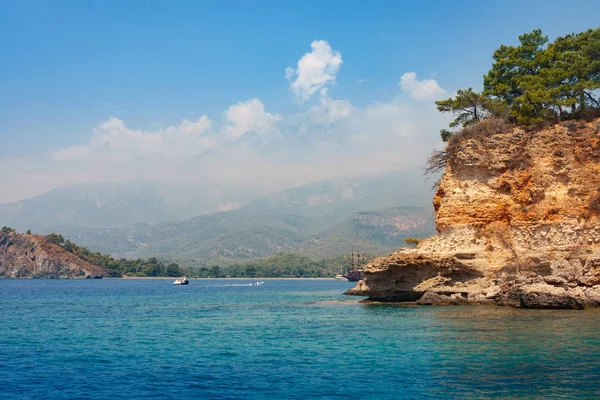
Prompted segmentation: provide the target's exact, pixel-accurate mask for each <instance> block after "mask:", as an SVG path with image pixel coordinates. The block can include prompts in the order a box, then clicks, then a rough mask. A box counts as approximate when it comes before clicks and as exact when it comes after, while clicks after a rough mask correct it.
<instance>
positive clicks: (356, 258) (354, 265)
mask: <svg viewBox="0 0 600 400" xmlns="http://www.w3.org/2000/svg"><path fill="white" fill-rule="evenodd" d="M351 259H352V260H351V262H350V263H351V265H350V266H348V267H346V268H345V270H346V271H345V272H344V271H342V277H343V278H346V279H347V280H348V281H350V282H358V281H360V280H361V279H363V278H364V277H363V273H362V266H363V265H364V264H365V255H364V254H360V251H358V250H356V251H354V250H352V255H351ZM338 276H339V275H336V279H338ZM340 279H341V278H340Z"/></svg>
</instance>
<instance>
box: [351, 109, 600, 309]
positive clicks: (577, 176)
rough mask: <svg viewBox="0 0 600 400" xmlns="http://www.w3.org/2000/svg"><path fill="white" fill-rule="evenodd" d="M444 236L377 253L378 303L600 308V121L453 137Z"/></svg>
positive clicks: (493, 128) (361, 288)
mask: <svg viewBox="0 0 600 400" xmlns="http://www.w3.org/2000/svg"><path fill="white" fill-rule="evenodd" d="M444 160H445V172H444V175H443V177H442V179H441V181H440V182H439V186H438V188H437V192H436V194H435V196H434V199H433V204H434V208H435V211H436V229H437V231H438V234H437V235H435V236H433V237H430V238H427V239H425V240H423V241H421V243H419V245H418V246H417V248H414V249H401V250H400V251H398V252H396V253H393V254H391V255H390V256H388V257H380V258H376V259H375V260H373V261H372V262H371V263H369V264H368V265H367V266H366V267H365V268H364V280H362V281H360V282H358V284H357V286H356V287H355V288H353V289H350V290H349V291H347V292H346V294H351V295H361V296H368V297H369V298H368V301H382V302H416V303H417V304H497V305H510V306H516V307H524V308H585V307H598V306H600V120H594V121H589V122H585V121H569V122H565V123H561V124H556V125H554V126H551V127H549V128H546V129H543V130H540V131H536V132H527V131H525V130H523V129H521V128H508V127H507V126H506V125H505V124H504V123H502V122H501V121H498V120H495V119H487V120H484V121H482V122H480V123H478V124H476V125H474V126H470V127H467V128H465V129H464V130H463V131H462V132H461V133H460V134H456V135H455V136H453V137H452V138H451V140H450V141H449V144H448V146H447V148H446V153H445V155H444Z"/></svg>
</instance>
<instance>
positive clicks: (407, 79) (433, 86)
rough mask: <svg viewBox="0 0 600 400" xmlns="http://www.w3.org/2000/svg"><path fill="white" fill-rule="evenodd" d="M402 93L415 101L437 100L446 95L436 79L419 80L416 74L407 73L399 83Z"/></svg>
mask: <svg viewBox="0 0 600 400" xmlns="http://www.w3.org/2000/svg"><path fill="white" fill-rule="evenodd" d="M398 84H399V85H400V88H401V89H402V91H403V92H404V93H406V94H408V95H409V96H410V98H411V99H413V100H418V101H421V100H435V99H439V98H440V97H441V96H443V95H445V94H446V91H445V90H444V89H442V88H441V87H440V85H438V83H437V82H436V81H435V79H425V80H422V81H419V80H417V74H416V73H415V72H407V73H405V74H404V75H402V77H401V78H400V82H398Z"/></svg>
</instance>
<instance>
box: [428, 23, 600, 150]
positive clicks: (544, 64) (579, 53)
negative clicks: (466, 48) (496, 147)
mask: <svg viewBox="0 0 600 400" xmlns="http://www.w3.org/2000/svg"><path fill="white" fill-rule="evenodd" d="M519 42H520V44H519V45H518V46H504V45H502V46H500V47H499V48H498V49H497V50H496V51H495V52H494V56H493V58H494V63H493V64H492V68H491V69H490V71H489V72H488V73H487V74H486V75H485V76H484V77H483V92H482V93H477V92H475V91H473V89H472V88H468V89H466V90H458V91H457V93H456V96H455V97H454V98H449V99H447V100H442V101H438V102H436V104H437V106H438V110H439V111H440V112H443V113H446V112H450V113H452V114H453V115H454V116H455V119H454V120H453V121H452V122H451V123H450V128H461V127H467V126H469V125H471V124H475V123H477V122H479V121H482V120H484V119H486V118H490V117H494V118H497V119H501V120H503V121H505V122H507V123H509V124H516V125H519V126H525V127H532V126H540V125H543V124H551V123H556V122H559V121H564V120H569V119H593V118H595V117H598V116H600V100H599V98H598V89H600V28H596V29H589V30H587V31H585V32H581V33H577V34H574V33H573V34H569V35H566V36H563V37H559V38H557V39H556V40H555V41H554V42H552V43H548V37H547V36H544V35H543V34H542V31H541V30H539V29H537V30H534V31H533V32H531V33H527V34H524V35H521V36H519ZM440 133H441V136H442V140H444V141H448V140H449V139H450V137H452V135H453V134H454V133H455V132H452V131H449V130H447V129H442V130H441V132H440Z"/></svg>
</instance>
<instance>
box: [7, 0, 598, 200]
mask: <svg viewBox="0 0 600 400" xmlns="http://www.w3.org/2000/svg"><path fill="white" fill-rule="evenodd" d="M599 17H600V2H598V1H583V0H582V1H573V2H570V3H568V4H567V3H566V2H561V1H551V0H546V1H534V0H531V1H502V2H487V1H452V2H449V1H448V2H445V1H444V2H442V1H436V2H433V1H419V2H403V1H369V2H365V1H348V0H346V1H310V0H307V1H296V2H291V1H232V2H226V1H172V2H169V1H100V0H87V1H83V0H82V1H52V2H49V1H27V0H21V1H7V0H0V49H1V55H0V140H1V143H2V146H0V161H3V162H5V163H7V165H10V166H11V167H10V168H13V170H12V171H10V173H11V174H12V175H19V174H21V175H20V177H19V178H18V179H17V178H15V177H14V176H13V177H12V178H10V177H7V176H6V175H7V173H6V172H4V176H0V186H1V187H2V188H3V190H2V192H3V193H4V195H0V201H7V200H14V199H16V198H20V197H23V196H27V195H32V194H35V193H34V192H35V190H34V191H31V190H23V187H25V186H26V185H25V184H23V183H20V182H31V184H36V183H37V182H44V183H45V185H42V186H40V187H39V189H38V190H44V189H48V188H49V187H52V186H55V185H59V184H63V183H73V182H80V181H86V180H91V181H93V180H111V179H112V178H113V177H115V178H116V177H117V176H123V174H121V173H120V172H122V171H123V170H126V171H128V172H129V174H124V175H126V176H127V177H128V178H133V179H135V178H138V177H140V178H142V177H143V178H147V176H138V174H137V172H135V171H136V169H139V168H141V169H144V168H142V167H141V166H140V165H141V164H134V163H133V161H131V160H133V159H135V160H138V161H139V159H140V158H154V159H155V160H156V159H157V158H162V153H161V151H162V150H164V148H161V147H160V146H159V145H157V146H159V147H158V148H157V149H155V150H153V151H152V152H150V153H148V152H146V153H138V152H136V151H134V150H132V149H130V148H126V149H125V150H124V147H123V146H125V145H123V146H121V147H120V148H119V149H118V150H119V151H118V152H119V154H118V157H117V156H115V154H111V156H110V157H113V158H108V159H104V160H100V159H98V160H97V163H98V164H101V163H113V162H117V163H120V164H119V165H120V167H119V168H115V170H114V176H113V175H110V174H98V168H99V167H98V164H97V165H95V166H90V165H84V164H82V163H81V162H80V163H79V164H78V163H75V162H73V160H72V159H69V162H68V163H65V162H64V160H57V157H55V155H56V152H57V151H58V152H59V154H63V153H64V152H63V153H60V151H61V149H62V150H64V149H71V148H73V147H74V146H75V147H76V149H75V150H77V151H79V150H81V151H84V150H85V151H84V153H85V156H84V157H82V158H90V157H95V156H98V154H100V153H102V154H103V156H106V153H107V152H108V150H107V147H110V149H109V150H114V148H113V147H111V146H112V144H107V143H109V142H108V141H106V140H105V141H104V142H103V141H102V140H104V139H102V138H103V137H104V138H105V137H106V134H102V133H100V134H99V133H98V129H99V128H98V127H99V126H104V125H102V124H106V123H107V121H110V119H111V117H114V118H115V119H117V120H119V121H122V122H123V127H121V128H119V129H121V130H120V131H119V132H117V133H114V132H116V131H111V132H113V133H114V135H113V134H111V135H113V136H119V135H121V136H120V137H125V136H127V135H129V136H131V135H134V134H132V133H131V132H132V131H136V132H137V133H140V132H144V133H146V134H148V135H150V136H148V135H147V136H144V139H143V140H146V139H149V140H150V141H155V140H154V139H155V138H154V137H151V134H153V133H154V134H158V133H160V132H163V133H162V135H163V136H164V137H163V139H164V140H163V139H161V140H163V142H164V141H166V140H170V139H165V138H166V137H167V136H168V135H167V136H165V135H164V132H165V131H164V130H165V129H168V127H170V126H171V127H181V121H182V120H188V121H197V120H199V119H200V118H202V117H203V116H206V117H207V118H208V119H209V120H210V127H209V128H206V129H204V128H203V130H202V132H199V133H198V135H204V138H203V139H202V141H203V143H204V144H205V145H206V146H208V147H207V148H209V149H210V153H212V154H215V153H218V154H219V155H220V157H221V156H222V154H221V152H222V151H225V150H222V149H227V151H228V152H231V153H227V154H229V155H230V156H231V157H230V158H231V159H232V162H234V163H236V162H237V163H239V162H240V160H243V159H245V158H246V157H247V155H248V154H249V155H248V157H249V158H250V159H252V160H254V161H255V162H256V164H252V166H256V165H258V164H260V162H259V160H263V159H264V158H265V157H269V156H270V155H272V154H273V153H276V152H277V153H279V150H282V154H288V153H286V152H285V150H288V151H290V152H292V149H291V143H294V146H297V145H298V144H299V143H300V145H301V146H305V147H303V148H304V150H306V151H308V152H310V153H313V152H314V153H315V154H320V156H321V157H324V158H326V157H328V155H327V153H326V152H325V151H324V150H323V151H324V152H323V153H320V151H321V150H322V148H323V146H325V147H327V146H329V145H335V146H337V147H335V146H334V147H335V148H336V149H338V150H339V149H346V148H349V149H350V151H353V149H356V151H357V152H358V151H359V150H360V148H361V147H362V146H363V144H364V142H365V141H369V140H368V137H369V136H368V135H367V131H369V130H370V128H369V127H363V128H362V129H363V131H361V132H358V131H357V132H354V133H355V136H357V137H360V140H358V142H357V141H356V140H354V141H353V143H354V145H355V146H357V147H356V148H354V147H352V146H353V144H352V143H350V142H351V140H349V139H348V138H349V137H350V136H351V135H353V133H352V132H350V133H348V135H349V136H348V137H344V132H347V131H348V130H352V129H355V128H354V127H355V126H356V125H357V124H356V122H353V123H351V124H348V121H347V122H346V125H344V123H343V122H340V121H341V120H340V119H339V118H337V117H336V118H337V119H336V120H335V121H333V120H332V119H329V120H327V121H326V123H324V122H323V121H322V120H319V121H317V120H314V118H316V117H315V113H318V112H326V111H323V110H331V109H332V108H331V105H332V104H336V103H335V102H336V101H343V102H345V103H343V104H342V103H339V104H338V105H342V106H351V107H352V110H353V111H352V115H357V116H360V115H362V114H361V113H369V114H368V116H369V117H368V118H366V119H367V120H369V118H371V117H372V118H376V117H373V115H379V114H377V113H376V112H375V111H374V107H376V106H377V105H379V106H381V107H384V106H386V105H396V106H401V107H402V110H403V111H402V112H399V114H402V113H405V114H406V115H417V116H420V117H421V118H422V119H429V120H432V118H433V121H430V122H435V123H437V122H440V123H443V119H442V120H439V121H438V120H437V119H435V118H437V117H429V115H430V114H428V112H430V111H431V110H432V108H433V106H432V101H433V100H435V99H434V98H433V97H435V96H433V95H432V96H433V97H432V98H427V99H424V98H423V99H420V100H417V101H415V99H414V98H413V97H411V95H410V93H409V91H408V89H406V88H402V87H399V85H398V82H399V81H400V78H401V76H403V75H404V74H405V73H408V72H413V73H415V74H416V75H415V78H414V79H415V82H417V84H419V83H420V82H425V81H427V80H434V81H435V84H437V85H438V87H439V88H440V90H439V91H438V92H437V94H438V95H439V96H441V97H443V94H447V95H449V94H451V93H452V92H453V91H454V90H456V89H458V88H465V87H468V86H473V87H476V88H479V87H480V85H481V77H482V75H483V74H484V73H485V72H486V71H487V70H488V69H489V67H490V64H491V55H492V53H493V51H494V49H496V48H497V47H498V46H499V45H500V44H513V43H515V42H516V40H517V36H518V35H519V34H521V33H524V32H529V31H531V30H533V29H535V28H542V29H543V31H544V32H545V33H546V34H548V35H549V36H550V38H551V39H552V38H554V37H556V36H560V35H564V34H566V33H570V32H578V31H582V30H584V29H587V28H594V27H597V24H598V21H599V20H600V18H599ZM317 40H320V41H323V42H325V43H326V44H327V46H329V47H330V49H331V52H330V53H331V55H332V57H335V55H336V54H339V55H340V60H341V62H340V63H339V65H337V67H336V66H333V70H334V71H333V72H332V73H331V74H329V75H328V76H330V77H332V79H330V80H328V81H327V82H325V83H324V84H323V85H319V84H317V85H316V86H313V88H315V87H316V89H315V90H316V91H315V93H314V94H312V95H311V96H309V98H308V99H306V100H305V101H299V99H298V94H297V93H295V92H294V90H293V87H292V86H293V85H292V84H293V82H294V79H297V77H298V75H296V76H295V77H294V76H292V77H290V79H286V68H291V69H293V70H294V71H298V64H297V63H298V61H299V60H300V59H301V58H302V57H303V56H304V55H305V54H309V53H311V49H312V48H311V43H313V42H314V41H317ZM330 67H331V65H330ZM330 72H331V71H330ZM321 89H326V92H323V93H322V92H321ZM434 91H435V90H434ZM446 97H447V96H446ZM253 99H256V100H257V101H258V102H259V103H260V104H259V103H256V102H253V103H251V100H253ZM422 100H429V101H422ZM327 101H329V103H327ZM244 102H245V103H244ZM332 102H333V103H332ZM241 103H243V104H244V105H245V106H248V107H249V108H248V109H247V110H246V109H243V110H242V109H241V108H239V109H238V110H237V111H238V112H239V113H242V114H244V113H247V112H250V113H252V112H258V113H261V112H262V113H263V114H261V116H260V117H257V118H258V119H256V118H254V117H252V118H254V119H252V121H254V122H251V123H250V122H247V121H246V122H243V124H246V125H243V124H242V125H243V126H246V127H247V128H248V131H247V132H248V134H246V133H247V132H244V133H242V134H241V135H239V136H236V137H235V139H236V140H233V141H232V140H230V139H231V135H232V132H234V131H235V132H241V130H240V129H242V128H240V126H241V125H240V126H237V128H235V129H234V130H231V129H230V128H228V126H229V125H231V123H232V120H230V119H228V117H227V115H228V114H227V111H228V110H230V107H232V106H233V105H236V104H241ZM327 104H329V105H327ZM255 106H256V107H255ZM261 107H262V110H261ZM319 107H320V108H321V109H320V111H319V110H317V109H319ZM328 107H329V108H328ZM248 110H250V111H248ZM356 110H358V111H356ZM369 110H370V111H369ZM234 111H235V110H234ZM379 111H381V110H378V111H377V112H379ZM374 112H375V114H373V113H374ZM244 115H246V114H244ZM386 115H387V114H386ZM265 116H266V117H265ZM342 117H348V115H342ZM240 118H241V116H240ZM265 118H266V119H265ZM317 119H318V118H317ZM386 119H389V118H388V117H387V116H386V117H383V118H381V119H377V120H376V121H374V122H373V121H372V122H371V125H370V126H372V125H375V126H378V125H377V124H379V122H380V121H382V120H386ZM306 120H310V121H311V122H310V123H306V122H299V121H306ZM360 120H361V121H364V120H365V116H364V115H362V117H360ZM257 121H258V122H257ZM238 122H239V121H238ZM228 123H229V125H228ZM233 123H234V125H235V122H233ZM256 123H258V124H259V127H258V128H256V126H254V125H252V124H256ZM248 124H249V125H248ZM270 124H272V125H273V126H271V125H270ZM389 124H390V125H389V126H387V127H383V126H381V127H379V128H378V129H381V130H385V129H388V130H389V129H391V128H390V127H391V126H394V127H395V128H393V129H396V131H397V127H398V126H404V127H405V128H406V129H409V130H410V129H412V130H414V135H421V136H422V135H423V133H421V132H423V131H427V132H433V134H432V136H427V137H426V138H424V137H421V139H422V140H421V141H420V142H419V143H418V144H414V143H412V142H413V141H415V140H417V141H418V138H412V137H410V133H406V134H404V136H403V137H404V139H403V140H405V141H404V142H395V141H393V140H392V141H390V143H389V145H392V146H393V145H402V144H403V143H408V142H407V141H410V142H411V143H412V144H414V145H415V146H417V147H418V149H417V150H418V152H419V154H421V153H424V152H425V150H426V149H427V148H430V147H433V146H434V145H436V144H438V143H437V141H436V140H437V137H436V133H435V132H437V130H436V129H434V127H433V126H431V127H430V126H428V125H427V126H420V122H419V120H418V119H415V118H414V117H413V118H412V119H410V118H408V117H407V118H404V119H398V120H393V121H392V120H390V122H389ZM109 125H110V124H109ZM324 125H327V127H326V129H325V128H324V127H323V126H324ZM111 126H112V125H111ZM290 127H291V128H290ZM111 129H112V128H111ZM253 129H254V130H253ZM393 129H392V130H393ZM180 130H181V129H180ZM209 131H210V133H209ZM396 131H394V132H396ZM94 132H96V133H94ZM157 132H158V133H157ZM219 132H220V133H219ZM378 132H379V131H378ZM390 132H391V131H390ZM219 134H221V135H229V140H223V139H218V136H219ZM271 134H272V135H273V136H269V135H271ZM102 135H104V136H102ZM303 135H304V136H303ZM394 135H395V136H394V137H396V136H398V135H396V134H394ZM109 136H110V135H109ZM129 136H127V137H129ZM134 136H135V135H134ZM142 136H143V135H142ZM234 136H235V135H234ZM242 136H243V138H242ZM282 136H283V137H286V138H290V137H294V141H292V142H290V141H289V140H287V141H281V140H280V139H281V137H282ZM330 136H334V137H335V140H333V141H332V143H328V141H327V140H326V139H324V137H330ZM94 137H96V139H94ZM98 137H99V138H98ZM111 137H112V136H111ZM269 137H271V139H269ZM274 137H278V138H279V139H273V138H274ZM315 137H317V139H314V138H315ZM365 137H366V138H365ZM240 138H242V139H243V140H237V139H240ZM311 138H312V139H311ZM209 139H210V140H209ZM375 140H379V141H382V140H386V136H377V137H373V141H375ZM94 141H95V142H96V144H95V145H94V146H96V147H94V149H92V150H90V149H84V150H82V149H81V146H92V145H91V143H92V142H94ZM211 141H212V142H211ZM209 142H211V144H210V145H208V144H207V143H209ZM234 142H235V143H234ZM275 142H277V143H278V144H277V147H274V146H275V145H274V143H275ZM98 143H100V144H98ZM111 143H112V142H111ZM186 143H187V142H185V141H181V142H177V144H172V143H171V144H167V145H166V146H168V147H169V149H170V150H169V151H171V152H174V153H173V155H174V157H176V156H177V154H178V153H177V152H176V151H175V150H173V149H174V148H176V147H178V146H179V147H187V144H186ZM356 143H359V144H356ZM360 143H362V144H360ZM138 145H139V143H138V142H136V143H134V144H133V146H138ZM163 145H164V143H163ZM77 146H80V147H77ZM143 146H145V144H144V145H143ZM206 146H205V147H206ZM314 146H317V147H314ZM92 147H93V146H92ZM125 147H126V146H125ZM207 148H201V149H200V147H199V148H198V149H199V150H198V154H185V157H189V158H193V159H195V160H197V159H198V158H202V157H199V156H200V155H202V154H208V153H209V152H207V151H206V150H207ZM98 149H101V151H100V150H98ZM244 151H247V152H249V153H244ZM329 151H333V150H331V149H330V150H329ZM370 151H371V152H372V153H374V154H379V153H381V151H380V149H371V150H370ZM125 152H128V153H127V156H126V155H124V153H125ZM113 153H115V152H114V151H113ZM231 154H235V157H234V156H232V155H231ZM53 155H54V156H53ZM288 155H289V154H288ZM380 155H381V156H382V157H384V158H385V157H386V156H384V155H383V154H380ZM367 156H368V155H367ZM387 156H389V155H387ZM114 157H116V159H117V161H115V158H114ZM125 158H127V159H128V160H126V161H124V160H125ZM167 158H168V157H167ZM226 158H227V157H226ZM367 159H368V157H367ZM88 161H89V160H88ZM295 161H296V160H295ZM313 161H314V160H310V159H303V161H302V162H306V163H312V162H313ZM413 161H414V163H417V162H418V160H416V159H415V160H413ZM165 162H167V161H165ZM277 162H284V161H283V160H279V161H277ZM277 162H275V161H273V160H269V161H268V162H267V164H268V166H269V168H272V167H273V165H279V164H277ZM168 163H169V165H172V164H173V162H172V160H171V161H168ZM210 165H212V164H210ZM406 165H408V164H406ZM403 166H405V165H400V164H398V165H395V164H394V163H390V165H388V166H387V167H386V168H401V167H403ZM262 167H263V168H267V166H266V165H263V166H262ZM179 168H183V169H185V170H186V171H187V170H190V169H192V170H195V171H196V172H197V174H198V175H206V172H207V169H206V168H209V164H205V165H200V164H197V165H196V164H193V165H192V164H186V165H181V166H179ZM257 168H258V167H257ZM298 168H299V169H302V167H301V162H300V161H299V160H298ZM386 168H382V170H383V169H386ZM74 169H76V170H78V171H79V174H77V176H75V175H74V174H73V173H72V171H73V170H74ZM259 170H260V168H259ZM42 171H45V172H46V173H47V174H51V176H52V179H50V178H49V176H45V175H44V174H43V173H42ZM261 171H262V170H261ZM373 172H377V171H373ZM336 173H339V171H337V170H335V168H334V169H333V170H332V172H331V174H336ZM231 174H233V175H234V174H235V172H233V171H232V172H231ZM294 174H295V176H300V177H301V176H302V173H301V172H295V173H294ZM285 178H286V177H285V176H283V177H280V178H278V180H279V181H281V182H285V181H286V179H285ZM313 178H314V177H313V176H312V175H311V174H310V173H307V175H306V179H304V180H310V179H313ZM27 179H30V180H29V181H27ZM276 180H277V179H276ZM292 181H293V182H294V183H302V181H303V179H300V178H298V179H296V180H293V179H292V180H290V182H292ZM281 184H282V183H281ZM274 185H275V186H277V184H274Z"/></svg>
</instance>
